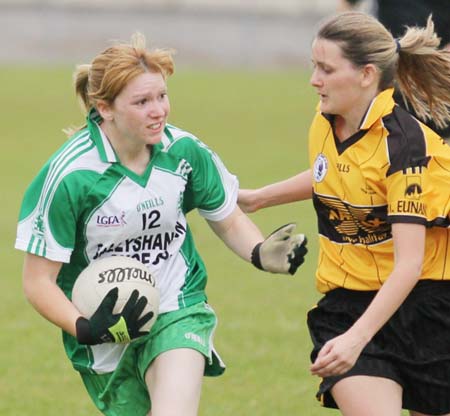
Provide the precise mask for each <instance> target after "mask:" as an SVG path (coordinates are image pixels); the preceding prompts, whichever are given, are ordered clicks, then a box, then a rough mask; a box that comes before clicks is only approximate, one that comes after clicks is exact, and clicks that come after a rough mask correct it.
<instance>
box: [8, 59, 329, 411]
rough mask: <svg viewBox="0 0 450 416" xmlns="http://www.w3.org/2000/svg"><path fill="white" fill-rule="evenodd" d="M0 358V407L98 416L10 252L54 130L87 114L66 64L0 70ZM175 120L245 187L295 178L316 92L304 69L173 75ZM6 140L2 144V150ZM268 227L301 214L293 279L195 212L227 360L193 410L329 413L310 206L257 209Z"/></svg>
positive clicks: (52, 146) (18, 258)
mask: <svg viewBox="0 0 450 416" xmlns="http://www.w3.org/2000/svg"><path fill="white" fill-rule="evenodd" d="M0 83H1V85H2V93H1V94H0V106H1V108H2V112H1V113H0V121H1V126H2V139H1V141H2V144H3V152H1V154H0V166H1V168H2V172H1V175H0V180H1V189H2V191H1V193H0V195H1V203H2V207H3V209H2V215H1V216H0V256H1V265H2V268H1V270H2V276H1V277H2V280H3V282H6V287H5V288H4V289H3V290H2V294H1V298H2V313H1V315H0V327H1V328H2V336H1V340H2V346H3V348H2V353H1V354H0V392H1V393H0V395H1V400H0V414H1V415H2V416H16V415H19V414H33V415H35V416H60V415H64V416H71V415H77V416H83V415H94V414H98V413H97V412H96V411H95V409H94V407H93V405H92V404H91V402H90V399H89V398H88V396H87V393H86V392H85V390H84V387H83V386H82V383H81V381H80V379H79V377H78V375H77V373H76V372H74V371H73V370H72V368H71V366H70V364H69V361H68V360H67V359H66V357H65V353H64V351H63V348H62V343H61V339H60V332H59V330H58V329H57V328H55V327H54V326H52V325H51V324H49V323H47V322H46V321H45V320H44V319H43V318H41V317H40V316H39V315H38V314H37V313H36V312H35V311H34V310H33V309H32V307H31V306H30V305H28V303H27V302H26V301H25V299H24V297H23V294H22V288H21V267H22V266H21V264H22V258H23V255H22V253H20V252H17V251H15V250H13V248H12V247H13V244H14V238H15V227H16V221H17V213H18V210H19V206H20V203H21V198H22V195H23V192H24V190H25V188H26V186H27V185H28V183H29V182H30V180H31V179H32V177H33V176H34V175H35V173H36V172H37V170H38V169H39V168H40V166H41V165H42V164H43V163H44V161H45V160H46V159H47V157H48V156H49V155H50V154H51V153H52V152H53V151H54V150H56V148H57V147H58V146H59V145H60V144H61V143H62V142H63V141H64V140H65V136H64V134H63V133H62V132H61V130H62V129H63V128H65V127H67V126H69V125H79V124H81V123H82V122H83V115H82V113H81V111H80V110H79V108H78V105H77V102H76V99H75V97H74V93H73V90H72V86H71V69H68V68H59V69H45V68H30V67H23V68H5V67H2V68H0ZM169 95H170V98H171V104H172V115H171V118H170V122H171V123H172V124H175V125H177V126H180V127H182V128H184V129H186V130H189V131H191V132H192V133H194V134H196V135H197V136H198V137H199V138H200V139H202V140H203V141H204V142H206V143H207V144H208V145H209V146H210V147H212V148H213V149H214V150H215V151H216V152H217V153H218V154H219V155H220V156H221V158H222V159H223V161H224V162H225V163H226V165H227V166H228V168H229V170H230V171H232V172H233V173H235V174H237V175H238V176H239V178H240V183H241V186H242V187H256V186H261V185H263V184H266V183H268V182H272V181H276V180H280V179H283V178H286V177H288V176H291V175H294V174H295V173H297V172H299V171H300V170H302V169H304V168H305V167H306V166H307V144H306V141H307V140H306V138H307V132H308V126H309V123H310V120H311V117H312V115H313V111H314V107H315V103H316V96H315V95H314V93H313V91H312V89H311V88H310V87H309V86H308V78H307V75H306V74H305V73H302V72H301V71H298V72H294V71H292V72H270V73H269V72H267V73H263V72H201V71H200V72H197V71H192V70H190V71H183V70H181V69H180V70H179V71H178V72H177V73H176V74H175V75H174V77H173V78H172V79H171V80H170V81H169ZM5 147H6V149H5ZM252 218H253V219H254V221H255V222H256V223H257V224H258V225H259V226H260V228H261V229H262V230H263V232H264V233H269V232H270V231H272V230H273V229H274V228H276V227H277V226H279V225H282V224H284V223H286V222H290V221H296V222H297V223H298V224H299V229H300V230H301V231H303V232H305V233H306V234H307V235H308V236H309V241H310V243H309V256H308V258H307V261H306V263H305V264H304V265H303V266H302V268H301V269H300V270H299V271H298V273H297V274H296V276H295V277H287V276H274V275H268V274H264V273H262V272H259V271H258V270H256V269H254V268H253V267H252V266H250V265H248V264H246V263H245V262H243V261H242V260H240V259H239V258H237V257H236V256H235V255H233V254H232V253H231V252H230V251H229V250H227V249H226V248H225V246H224V245H223V243H222V242H221V241H220V240H219V239H217V237H215V236H214V235H213V233H212V232H211V231H210V230H209V229H208V227H207V226H206V224H205V222H204V221H203V220H202V219H201V218H200V217H199V216H198V215H197V214H195V213H194V214H191V215H190V223H191V227H192V229H193V232H194V235H195V238H196V243H197V246H198V248H199V250H200V252H201V254H202V256H203V258H204V260H205V263H206V265H207V267H208V269H209V283H208V295H209V301H210V303H211V304H212V306H213V307H214V309H215V310H216V312H217V313H218V315H219V326H218V329H217V332H216V338H215V345H216V348H217V350H218V351H219V352H220V354H221V356H222V358H223V359H224V360H225V362H226V363H227V366H228V368H227V371H226V373H225V375H224V376H222V377H219V378H216V379H209V378H206V379H205V383H204V389H203V394H202V401H201V410H200V414H201V415H203V416H205V415H213V416H231V415H233V416H235V415H258V416H265V415H289V416H290V415H302V416H309V415H311V416H314V415H323V414H335V412H333V411H328V410H324V409H322V408H321V407H320V406H319V405H318V403H317V402H316V400H315V399H314V393H315V390H316V387H317V385H318V381H319V380H318V379H317V378H313V377H312V376H310V375H309V371H308V367H309V358H308V357H309V352H310V347H311V344H310V340H309V336H308V332H307V328H306V322H305V319H306V312H307V310H308V309H309V308H310V307H311V306H312V305H313V304H314V302H315V301H316V300H317V298H318V294H317V293H316V291H315V288H314V270H315V265H316V256H317V246H316V238H315V234H316V222H315V217H314V214H313V209H312V206H311V204H310V203H297V204H290V205H286V206H282V207H276V208H271V209H268V210H265V211H262V212H259V213H256V214H253V215H252Z"/></svg>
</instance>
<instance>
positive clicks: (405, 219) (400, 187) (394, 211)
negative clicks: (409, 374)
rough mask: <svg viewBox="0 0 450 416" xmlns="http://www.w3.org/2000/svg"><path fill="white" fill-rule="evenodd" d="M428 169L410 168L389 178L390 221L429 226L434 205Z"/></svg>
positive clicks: (421, 167)
mask: <svg viewBox="0 0 450 416" xmlns="http://www.w3.org/2000/svg"><path fill="white" fill-rule="evenodd" d="M428 173H429V172H428V169H427V168H426V167H423V166H418V167H409V168H406V169H404V170H400V171H397V172H395V173H394V174H393V175H391V176H389V177H388V178H387V181H386V183H387V186H386V188H387V201H388V221H389V222H390V223H398V222H402V223H415V224H423V225H427V223H428V215H427V213H428V212H429V211H430V209H431V206H432V204H433V201H432V198H430V196H431V189H430V185H429V175H428Z"/></svg>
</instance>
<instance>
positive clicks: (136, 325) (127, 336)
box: [76, 287, 153, 345]
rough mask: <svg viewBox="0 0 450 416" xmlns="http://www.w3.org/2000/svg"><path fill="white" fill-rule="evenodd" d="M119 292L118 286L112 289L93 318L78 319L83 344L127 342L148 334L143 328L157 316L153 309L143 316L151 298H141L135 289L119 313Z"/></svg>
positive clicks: (78, 331) (77, 326)
mask: <svg viewBox="0 0 450 416" xmlns="http://www.w3.org/2000/svg"><path fill="white" fill-rule="evenodd" d="M118 295H119V289H118V288H117V287H115V288H113V289H111V290H110V291H109V292H108V293H107V294H106V295H105V297H104V298H103V300H102V302H101V303H100V305H99V307H98V308H97V310H96V311H95V312H94V314H93V315H92V316H91V318H90V319H87V318H84V317H82V316H81V317H79V318H78V319H77V322H76V330H77V340H78V342H79V343H80V344H86V345H95V344H103V343H105V342H115V343H126V342H130V341H131V340H132V339H134V338H137V337H140V336H141V335H145V332H142V331H141V330H140V329H141V328H142V326H144V325H145V324H146V323H147V322H148V321H150V319H152V317H153V312H148V313H146V314H145V315H144V316H142V317H140V315H141V313H142V311H143V310H144V308H145V306H146V305H147V298H146V297H145V296H141V297H139V292H138V291H137V290H134V291H133V292H132V294H131V296H130V298H129V299H128V301H127V303H126V304H125V305H124V307H123V309H122V312H120V313H117V314H115V313H113V309H114V306H115V304H116V302H117V298H118Z"/></svg>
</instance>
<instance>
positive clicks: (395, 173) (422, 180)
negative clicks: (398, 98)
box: [309, 89, 450, 292]
mask: <svg viewBox="0 0 450 416" xmlns="http://www.w3.org/2000/svg"><path fill="white" fill-rule="evenodd" d="M392 94H393V89H388V90H385V91H383V92H381V93H380V94H379V95H378V96H377V97H375V99H374V100H373V101H372V103H371V105H370V107H369V109H368V110H367V113H366V115H365V116H364V118H363V120H362V121H361V126H360V131H359V132H358V133H356V134H355V135H354V136H352V137H350V138H349V139H347V140H345V141H344V142H342V143H339V142H338V141H337V140H335V138H334V134H333V129H332V124H331V123H332V118H333V117H332V116H330V115H324V114H321V113H320V112H318V113H317V114H316V116H315V118H314V120H313V123H312V125H311V129H310V135H309V157H310V165H311V168H312V172H313V190H314V195H313V199H314V205H315V208H316V211H317V214H318V220H319V235H320V237H319V239H320V253H319V263H318V269H317V273H316V278H317V287H318V290H319V291H320V292H327V291H328V290H331V289H334V288H336V287H345V288H348V289H354V290H374V289H375V290H376V289H379V288H380V286H381V285H382V283H383V282H384V281H385V280H386V278H387V277H388V276H389V274H390V272H391V270H392V268H393V260H394V259H393V243H392V235H391V224H392V223H395V222H405V223H418V224H424V225H426V226H427V227H429V228H428V229H427V240H426V253H425V263H424V267H423V273H422V278H423V279H438V280H440V279H448V280H450V264H449V265H448V266H447V259H450V248H449V247H450V233H449V230H450V229H449V228H448V227H449V225H450V219H449V211H450V147H449V146H448V145H446V144H445V143H444V142H443V141H442V139H441V138H440V137H439V136H437V135H436V134H435V133H434V132H433V131H431V130H430V129H428V128H427V127H426V126H424V125H423V124H421V123H419V122H418V121H417V120H416V119H414V118H413V117H412V116H410V115H409V114H407V113H406V112H405V111H404V110H402V109H401V108H399V107H398V106H396V105H395V103H394V100H393V98H392Z"/></svg>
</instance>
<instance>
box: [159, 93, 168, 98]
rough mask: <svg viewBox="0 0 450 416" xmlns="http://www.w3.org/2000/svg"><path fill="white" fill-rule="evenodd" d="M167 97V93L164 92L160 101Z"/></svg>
mask: <svg viewBox="0 0 450 416" xmlns="http://www.w3.org/2000/svg"><path fill="white" fill-rule="evenodd" d="M166 97H167V92H162V93H161V94H160V95H159V99H160V100H164V99H165V98H166Z"/></svg>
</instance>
